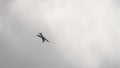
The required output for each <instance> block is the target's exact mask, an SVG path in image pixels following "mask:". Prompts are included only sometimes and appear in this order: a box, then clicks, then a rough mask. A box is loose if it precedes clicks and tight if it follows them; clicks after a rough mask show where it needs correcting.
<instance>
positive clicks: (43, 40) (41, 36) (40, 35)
mask: <svg viewBox="0 0 120 68" xmlns="http://www.w3.org/2000/svg"><path fill="white" fill-rule="evenodd" d="M37 36H38V37H40V38H41V39H42V43H43V42H45V41H47V42H49V41H48V40H47V39H46V38H45V37H44V36H43V34H42V33H39V35H37Z"/></svg>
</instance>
